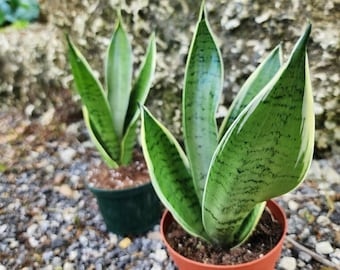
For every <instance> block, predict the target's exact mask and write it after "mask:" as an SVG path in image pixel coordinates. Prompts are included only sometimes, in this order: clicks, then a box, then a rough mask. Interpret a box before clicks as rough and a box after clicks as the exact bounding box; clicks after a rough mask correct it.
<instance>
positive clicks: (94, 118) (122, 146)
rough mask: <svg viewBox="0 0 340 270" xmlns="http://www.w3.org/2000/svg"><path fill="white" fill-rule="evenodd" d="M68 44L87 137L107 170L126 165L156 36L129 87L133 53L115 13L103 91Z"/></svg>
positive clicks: (153, 57) (152, 66) (148, 79)
mask: <svg viewBox="0 0 340 270" xmlns="http://www.w3.org/2000/svg"><path fill="white" fill-rule="evenodd" d="M67 41H68V45H69V61H70V64H71V68H72V73H73V77H74V82H75V86H76V89H77V91H78V93H79V95H80V97H81V101H82V103H83V107H82V109H83V115H84V121H85V124H86V126H87V129H88V131H89V134H90V137H91V139H92V141H93V142H94V144H95V146H96V147H97V149H98V151H99V153H100V155H101V156H102V158H103V160H104V161H105V162H106V164H107V165H108V166H109V167H111V168H117V167H119V166H121V165H128V164H129V163H130V162H131V160H132V153H133V148H134V146H135V142H136V139H137V134H136V128H137V120H138V118H139V116H140V110H139V109H138V104H144V102H145V100H146V97H147V95H148V92H149V89H150V86H151V81H152V78H153V74H154V70H155V65H156V64H155V63H156V43H155V37H154V35H152V36H151V37H150V41H149V45H148V49H147V52H146V56H145V59H144V62H143V63H142V65H141V69H140V71H139V75H138V77H137V78H136V80H135V82H134V84H133V85H132V75H133V74H132V73H133V59H132V58H133V54H132V49H131V44H130V42H129V39H128V36H127V33H126V31H125V29H124V27H123V24H122V18H121V15H120V14H118V22H117V24H116V27H115V30H114V33H113V36H112V39H111V42H110V45H109V47H108V50H107V55H106V59H105V84H106V89H105V90H104V87H103V86H102V84H101V83H100V82H99V80H98V79H97V78H96V76H95V75H94V72H93V70H92V69H91V67H90V65H89V64H88V63H87V61H86V59H85V58H84V56H83V55H82V54H81V53H80V51H79V50H78V49H77V48H76V47H75V45H74V44H73V43H72V41H71V40H70V38H69V37H67Z"/></svg>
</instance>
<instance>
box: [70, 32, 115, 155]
mask: <svg viewBox="0 0 340 270" xmlns="http://www.w3.org/2000/svg"><path fill="white" fill-rule="evenodd" d="M67 41H68V45H69V60H70V64H71V68H72V73H73V77H74V82H75V85H76V89H77V91H78V93H79V95H80V97H81V100H82V102H83V104H84V106H85V107H86V110H87V112H88V114H89V118H90V122H91V125H92V126H93V129H95V130H96V133H97V136H98V137H97V138H96V140H97V141H99V142H100V143H101V144H102V147H103V148H104V149H105V151H106V153H107V154H108V155H109V156H110V158H111V159H113V160H115V161H117V160H119V149H120V142H119V140H118V138H117V136H116V133H115V130H114V126H113V121H112V117H111V110H110V107H109V104H108V102H107V99H106V95H105V93H104V90H103V88H102V86H101V84H100V82H99V81H98V80H97V78H96V77H95V76H94V74H93V71H92V69H91V68H90V66H89V64H88V63H87V61H86V59H85V58H84V57H83V55H82V54H81V53H80V51H79V50H78V49H77V48H76V47H75V46H74V45H73V43H72V42H71V40H70V39H69V38H67Z"/></svg>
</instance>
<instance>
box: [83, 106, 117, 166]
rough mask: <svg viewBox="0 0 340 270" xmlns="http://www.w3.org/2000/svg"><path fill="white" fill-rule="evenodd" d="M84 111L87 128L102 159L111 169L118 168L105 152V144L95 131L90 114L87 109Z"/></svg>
mask: <svg viewBox="0 0 340 270" xmlns="http://www.w3.org/2000/svg"><path fill="white" fill-rule="evenodd" d="M82 110H83V117H84V122H85V125H86V128H87V130H88V132H89V135H90V138H91V140H92V142H93V143H94V145H95V146H96V148H97V149H98V152H99V154H100V156H101V157H102V159H103V160H104V161H105V163H106V164H107V165H108V166H109V167H110V168H118V164H117V163H116V161H114V160H113V159H112V158H111V157H110V154H109V153H108V152H107V151H106V150H105V148H104V147H103V143H102V142H101V141H100V136H99V134H98V132H97V131H96V130H95V128H94V127H93V126H92V124H91V120H90V116H89V112H88V111H87V109H86V107H85V106H83V107H82Z"/></svg>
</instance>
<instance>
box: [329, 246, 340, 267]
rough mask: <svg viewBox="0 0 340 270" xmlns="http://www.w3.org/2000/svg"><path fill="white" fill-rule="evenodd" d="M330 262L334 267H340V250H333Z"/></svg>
mask: <svg viewBox="0 0 340 270" xmlns="http://www.w3.org/2000/svg"><path fill="white" fill-rule="evenodd" d="M330 257H331V261H332V262H333V263H335V264H336V265H340V249H339V248H337V249H335V251H334V253H332V254H331V255H330Z"/></svg>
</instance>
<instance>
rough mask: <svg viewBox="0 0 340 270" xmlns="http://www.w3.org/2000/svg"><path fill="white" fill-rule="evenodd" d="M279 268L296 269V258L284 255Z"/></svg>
mask: <svg viewBox="0 0 340 270" xmlns="http://www.w3.org/2000/svg"><path fill="white" fill-rule="evenodd" d="M279 269H282V270H295V269H296V259H295V258H294V257H283V258H282V259H281V261H280V263H279Z"/></svg>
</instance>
